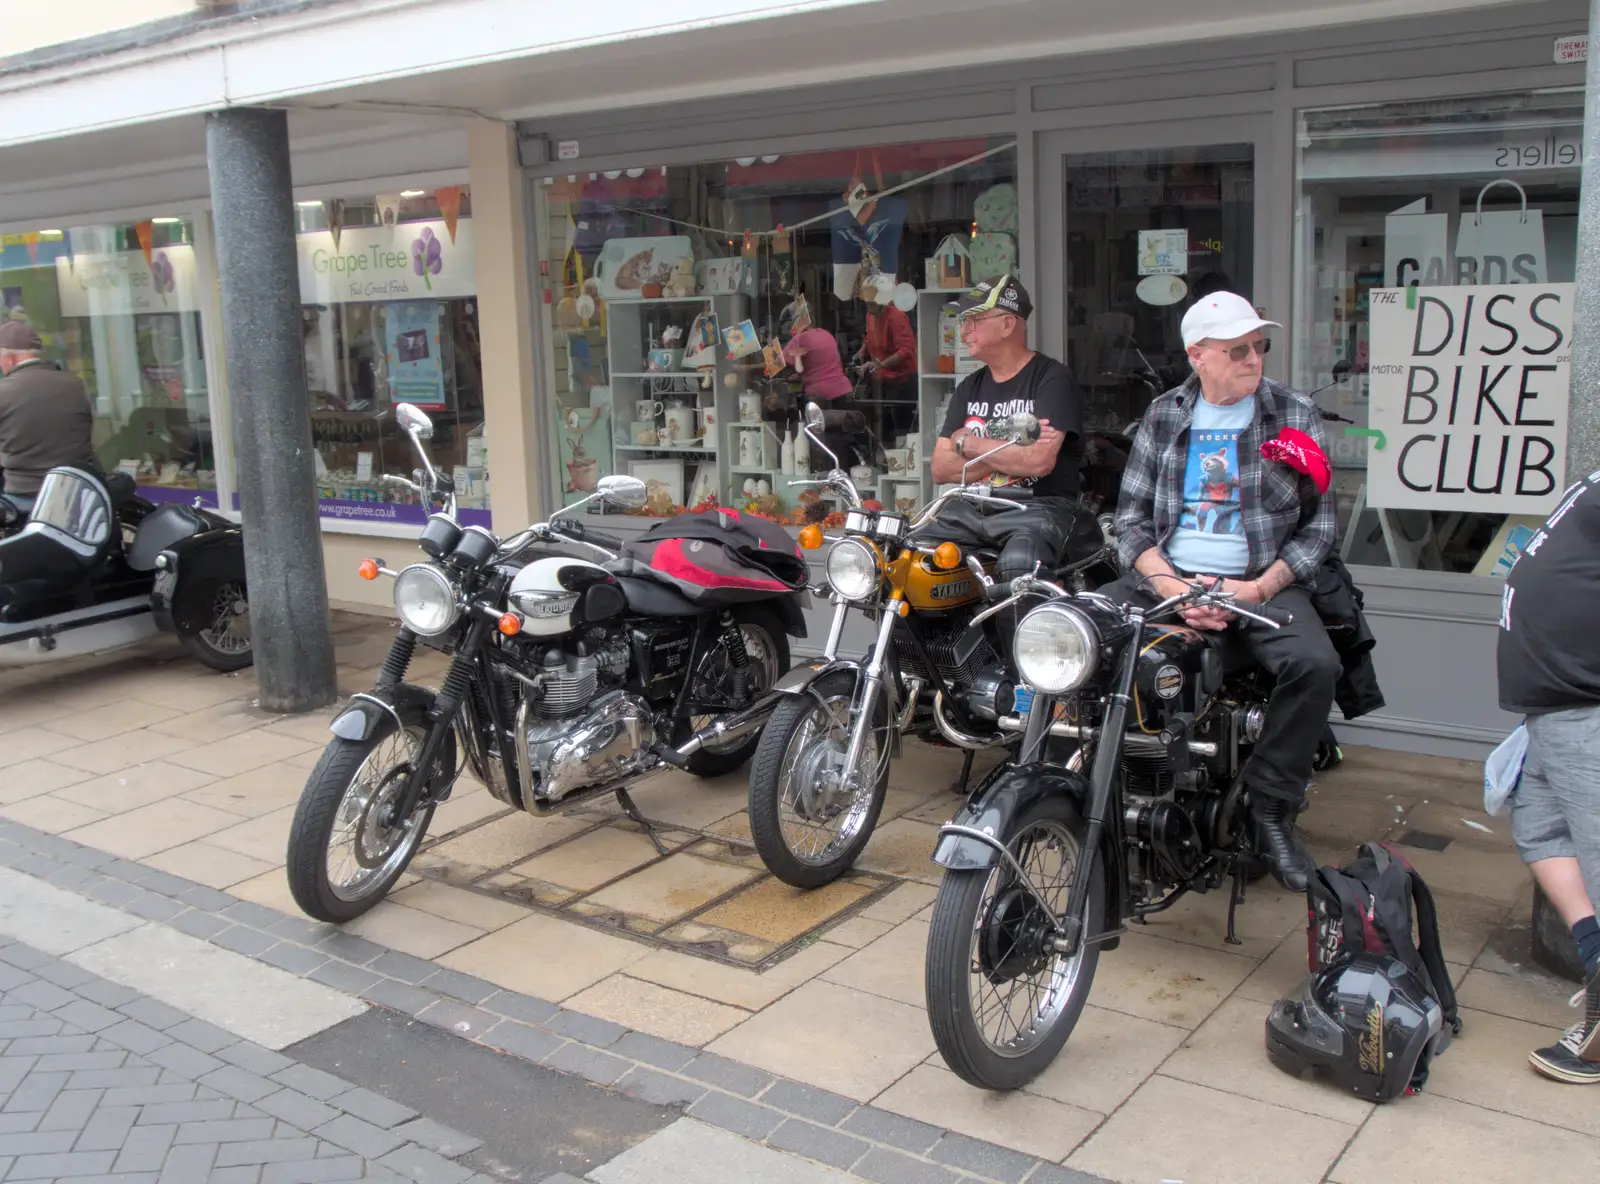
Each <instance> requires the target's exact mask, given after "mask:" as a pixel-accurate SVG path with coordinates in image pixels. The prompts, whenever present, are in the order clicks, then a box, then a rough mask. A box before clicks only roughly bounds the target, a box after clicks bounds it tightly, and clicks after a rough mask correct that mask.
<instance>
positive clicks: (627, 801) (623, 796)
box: [617, 789, 1233, 933]
mask: <svg viewBox="0 0 1600 1184" xmlns="http://www.w3.org/2000/svg"><path fill="white" fill-rule="evenodd" d="M617 802H618V804H620V805H621V806H622V812H623V813H624V814H626V815H627V816H628V817H629V818H631V819H633V820H634V821H635V822H637V823H638V824H639V825H640V826H642V827H643V828H644V833H645V834H647V835H648V836H650V841H651V842H652V843H654V844H655V845H656V850H657V851H658V852H660V853H661V854H662V855H667V854H669V852H668V851H667V845H666V844H665V843H663V842H662V841H661V836H660V835H658V834H656V828H655V827H653V826H651V825H650V823H649V822H647V821H646V820H645V816H644V815H643V814H641V813H639V807H638V806H636V805H634V804H633V799H632V798H630V797H629V796H628V791H627V790H625V789H619V790H617ZM1228 932H1230V933H1232V932H1233V931H1232V930H1231V929H1230V930H1229V931H1228Z"/></svg>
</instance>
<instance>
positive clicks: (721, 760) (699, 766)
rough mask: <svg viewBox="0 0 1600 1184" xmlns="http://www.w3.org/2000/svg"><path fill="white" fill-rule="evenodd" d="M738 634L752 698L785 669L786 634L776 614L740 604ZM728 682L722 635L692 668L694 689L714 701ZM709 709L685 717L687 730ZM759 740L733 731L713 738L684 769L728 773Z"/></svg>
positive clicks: (700, 723)
mask: <svg viewBox="0 0 1600 1184" xmlns="http://www.w3.org/2000/svg"><path fill="white" fill-rule="evenodd" d="M736 616H737V618H738V621H739V636H740V637H741V638H742V639H743V640H744V652H745V657H746V659H747V661H748V662H749V665H750V682H749V689H750V698H749V700H748V701H754V700H756V699H758V698H760V697H761V696H762V695H764V694H766V692H767V691H769V690H771V689H772V684H773V683H775V682H777V681H778V678H779V676H781V675H782V674H783V672H784V671H785V670H787V669H789V635H788V634H787V633H785V632H784V631H783V627H782V626H781V625H780V624H779V623H778V620H777V617H776V616H775V615H774V614H772V613H769V612H765V611H760V610H741V611H740V612H739V613H737V614H736ZM732 685H733V655H732V654H731V653H729V651H728V643H727V641H726V640H723V639H718V641H717V644H716V645H714V646H712V647H711V648H710V649H709V650H707V651H706V654H705V656H704V657H703V658H701V659H700V665H699V669H698V670H696V671H695V682H694V689H693V694H694V695H695V696H696V697H697V698H700V699H703V700H710V701H711V702H717V701H718V700H719V699H726V698H727V697H728V695H729V693H730V692H731V690H732ZM714 719H716V716H714V715H696V716H691V717H690V719H689V727H690V732H691V734H692V733H694V732H697V731H699V730H700V729H701V728H704V727H709V726H710V725H711V722H712V720H714ZM759 743H761V737H760V734H759V733H752V734H750V735H747V736H733V737H730V738H729V739H726V740H721V741H718V742H717V743H715V744H708V745H706V746H705V747H704V748H702V749H701V750H700V751H699V752H696V753H695V754H694V755H693V756H691V757H690V758H689V772H691V773H693V774H695V775H696V776H697V777H720V776H721V775H722V774H724V773H731V772H733V771H734V770H735V769H737V768H739V766H741V765H743V764H744V763H745V762H746V761H748V760H749V759H750V756H751V754H752V753H754V752H755V750H756V745H758V744H759Z"/></svg>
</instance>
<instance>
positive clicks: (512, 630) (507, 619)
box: [495, 613, 522, 637]
mask: <svg viewBox="0 0 1600 1184" xmlns="http://www.w3.org/2000/svg"><path fill="white" fill-rule="evenodd" d="M495 628H497V629H499V630H500V632H502V633H504V634H505V635H506V636H507V637H515V636H516V635H517V634H519V633H521V632H522V618H521V617H519V616H517V614H516V613H504V614H502V615H501V617H500V623H499V624H498V625H496V626H495Z"/></svg>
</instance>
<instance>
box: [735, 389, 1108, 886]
mask: <svg viewBox="0 0 1600 1184" xmlns="http://www.w3.org/2000/svg"><path fill="white" fill-rule="evenodd" d="M810 410H811V411H813V412H815V411H816V408H815V406H814V405H813V407H812V408H811V409H810ZM819 414H820V413H819ZM820 426H821V425H820V423H808V425H807V429H806V430H807V433H808V434H809V435H811V437H812V439H813V440H814V441H815V445H816V447H817V448H819V449H821V450H822V451H823V452H824V453H825V454H827V455H829V456H832V453H831V452H830V451H829V450H828V447H827V445H826V444H824V443H823V440H822V438H821V435H820ZM814 428H815V429H817V430H813V429H814ZM1038 437H1039V421H1038V420H1037V419H1036V418H1035V417H1034V416H1032V415H1029V414H1026V413H1023V414H1019V415H1017V416H1014V417H1013V420H1012V423H1011V424H1010V429H1009V438H1008V441H1007V443H1006V444H1003V445H1001V447H1002V448H1007V447H1011V446H1013V445H1016V444H1027V443H1031V442H1032V441H1034V440H1036V439H1038ZM996 451H999V450H998V449H997V450H996ZM989 455H991V456H993V455H994V453H993V452H991V453H990V454H989ZM834 459H835V462H836V463H837V458H834ZM974 463H976V462H974V461H969V462H967V467H970V466H971V465H972V464H974ZM795 484H805V482H795ZM811 484H822V485H826V486H828V487H829V488H831V489H833V490H834V491H835V492H836V493H838V494H840V496H842V497H843V498H845V500H846V502H847V504H848V505H849V506H850V507H851V508H850V509H849V510H848V512H847V513H846V515H845V521H844V532H843V534H842V535H839V536H836V537H835V538H834V540H833V545H832V546H831V547H830V548H829V550H828V554H827V559H826V562H825V570H826V572H827V587H828V592H829V594H830V595H831V598H832V600H833V604H834V616H833V623H832V626H831V628H830V629H829V632H828V640H827V643H826V644H825V645H824V647H823V651H822V656H821V657H820V658H818V659H816V660H814V661H809V662H803V663H801V664H800V665H799V666H796V667H795V668H794V669H793V670H791V671H789V672H788V673H787V674H786V675H784V676H783V678H782V679H780V680H779V682H778V685H777V690H778V692H779V693H780V694H781V695H782V696H783V698H782V700H781V702H780V703H779V705H778V707H777V709H776V710H775V711H774V712H773V715H772V720H771V722H770V723H769V724H768V725H767V727H766V729H765V731H764V732H763V734H762V737H761V743H760V746H759V747H758V748H757V749H756V756H755V761H754V762H753V764H752V765H751V768H750V831H751V835H752V837H753V838H754V840H755V844H756V850H757V851H758V852H759V853H760V855H761V860H762V862H763V863H765V864H766V866H767V868H768V869H769V870H770V871H771V872H772V874H773V875H775V876H777V877H778V878H779V879H780V880H782V881H783V882H784V883H786V884H791V885H793V886H794V887H797V888H816V887H820V886H821V885H824V884H827V883H830V882H831V881H833V880H835V879H837V878H838V877H839V876H841V875H843V874H844V873H845V872H846V871H847V870H849V868H850V866H851V864H852V863H853V862H854V861H855V859H856V857H857V856H858V855H859V854H860V853H861V851H862V849H863V848H864V847H865V846H866V844H867V841H868V840H869V839H870V838H871V837H872V830H873V827H874V826H875V825H876V823H877V819H878V814H879V812H880V810H881V809H882V807H883V801H884V797H885V795H886V793H887V791H888V779H889V764H890V760H891V759H892V758H893V757H895V756H898V755H899V753H900V743H901V737H902V736H903V735H905V734H907V733H910V734H912V735H916V736H918V737H920V738H922V739H925V740H928V741H930V742H932V743H935V744H950V745H954V746H957V747H961V748H964V749H966V750H967V755H966V762H965V765H964V766H963V769H962V773H961V783H962V785H963V786H964V785H965V783H966V778H967V776H968V774H969V773H970V771H971V768H972V753H973V752H974V750H976V749H980V748H988V747H995V746H999V745H1004V744H1007V743H1013V744H1014V743H1015V740H1016V737H1012V736H1007V735H1006V734H1005V733H1003V732H1000V731H998V730H997V729H996V726H995V721H996V720H997V719H999V718H1000V717H1001V716H1003V715H1006V714H1007V713H1009V712H1010V711H1011V710H1012V693H1013V690H1014V688H1015V685H1016V679H1015V676H1014V675H1013V674H1012V673H1011V670H1010V667H1009V664H1008V663H1007V662H1006V660H1005V658H1004V656H1003V655H1002V653H1001V651H1002V650H1003V649H1004V646H1003V645H1001V644H1000V642H999V640H998V636H997V635H996V634H994V633H993V632H992V631H984V630H972V629H969V625H970V624H971V623H972V621H973V614H974V612H975V611H976V610H977V609H979V608H980V607H981V606H982V605H983V589H984V586H985V584H987V583H989V582H990V576H991V574H992V573H993V571H994V568H995V563H996V560H997V557H998V551H997V550H995V549H992V548H991V549H988V550H985V549H983V548H981V547H980V548H977V549H974V550H969V551H967V552H966V553H965V554H963V553H962V550H961V548H960V547H958V546H957V545H956V544H955V543H954V542H952V541H950V538H949V532H948V530H947V529H946V528H945V527H943V526H941V524H940V521H939V515H940V512H941V511H942V510H944V509H945V508H946V507H948V506H950V505H951V504H952V503H953V502H955V501H957V500H958V499H961V500H965V501H966V502H968V503H970V504H972V505H974V506H977V507H982V508H1000V507H1006V508H1017V509H1020V508H1021V507H1022V503H1021V502H1019V501H1017V500H1015V498H1017V497H1026V496H1027V495H1028V494H1029V492H1030V491H1029V490H1027V489H1020V490H1018V489H1014V488H1013V487H1010V486H1002V487H994V486H991V485H988V484H974V485H966V484H963V485H961V486H959V487H957V488H955V489H952V490H950V491H948V492H946V493H944V494H942V495H940V496H939V497H938V498H937V499H935V500H934V501H933V502H932V503H931V504H930V505H929V506H928V507H927V508H926V509H925V510H923V511H922V513H921V514H919V515H916V516H915V517H914V518H908V517H905V516H902V515H900V514H895V513H891V512H887V511H882V512H870V511H867V510H865V509H863V508H862V506H861V499H860V497H859V496H857V493H856V490H855V487H854V485H852V484H851V482H850V479H849V477H848V476H847V475H846V474H844V473H843V472H842V471H840V470H839V469H838V468H835V470H834V471H833V473H831V474H830V475H829V476H828V477H827V478H826V479H825V480H823V481H821V482H811ZM1086 522H1087V520H1086ZM1087 525H1088V527H1089V529H1090V530H1092V531H1093V532H1094V538H1093V540H1092V541H1090V542H1088V543H1086V544H1082V548H1081V550H1079V549H1078V545H1077V542H1076V540H1069V542H1068V546H1067V550H1068V552H1069V553H1068V554H1067V555H1063V556H1060V557H1058V560H1059V563H1060V566H1059V567H1056V568H1053V569H1052V574H1058V577H1059V578H1061V579H1063V580H1068V581H1074V582H1075V583H1076V586H1080V587H1081V586H1084V585H1085V583H1086V581H1087V579H1088V576H1087V575H1086V573H1088V572H1091V571H1093V570H1094V569H1095V568H1096V567H1098V568H1100V569H1101V570H1100V571H1098V572H1095V578H1096V579H1097V580H1098V579H1103V578H1105V577H1106V576H1107V575H1114V574H1115V568H1114V567H1113V566H1112V559H1111V553H1110V550H1109V543H1108V540H1107V539H1106V537H1105V536H1104V534H1103V528H1102V527H1101V526H1098V525H1096V524H1095V523H1093V522H1087ZM821 542H822V535H821V532H820V531H816V530H815V529H814V528H813V530H812V533H811V536H810V537H809V538H808V537H807V532H805V531H803V532H802V533H801V543H802V545H805V546H819V545H820V544H821ZM852 611H854V612H858V613H861V614H862V615H863V616H865V617H866V618H867V619H868V620H870V621H873V622H875V624H876V638H875V640H874V642H873V644H872V648H871V650H870V651H869V652H868V653H867V654H866V655H864V656H863V657H862V658H861V659H860V660H852V659H849V658H841V657H840V656H839V653H838V650H839V642H840V638H841V636H842V635H843V631H844V624H845V620H846V618H847V616H848V615H849V614H850V613H851V612H852Z"/></svg>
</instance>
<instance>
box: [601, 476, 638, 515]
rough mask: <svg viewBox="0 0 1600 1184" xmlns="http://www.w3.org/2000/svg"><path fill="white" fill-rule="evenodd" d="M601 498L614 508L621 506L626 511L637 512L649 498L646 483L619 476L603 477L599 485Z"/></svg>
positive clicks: (634, 478) (635, 478) (633, 478)
mask: <svg viewBox="0 0 1600 1184" xmlns="http://www.w3.org/2000/svg"><path fill="white" fill-rule="evenodd" d="M597 488H598V490H599V493H600V496H601V497H602V498H604V499H605V500H606V501H607V502H609V503H611V504H612V505H614V506H621V507H622V508H623V509H625V510H637V509H639V507H641V506H643V505H644V503H645V499H646V498H647V497H648V496H649V490H648V489H647V488H646V487H645V483H644V482H643V481H641V480H639V478H637V477H629V476H625V475H623V474H620V473H619V474H617V475H615V476H611V477H602V478H600V482H599V485H598V487H597Z"/></svg>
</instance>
